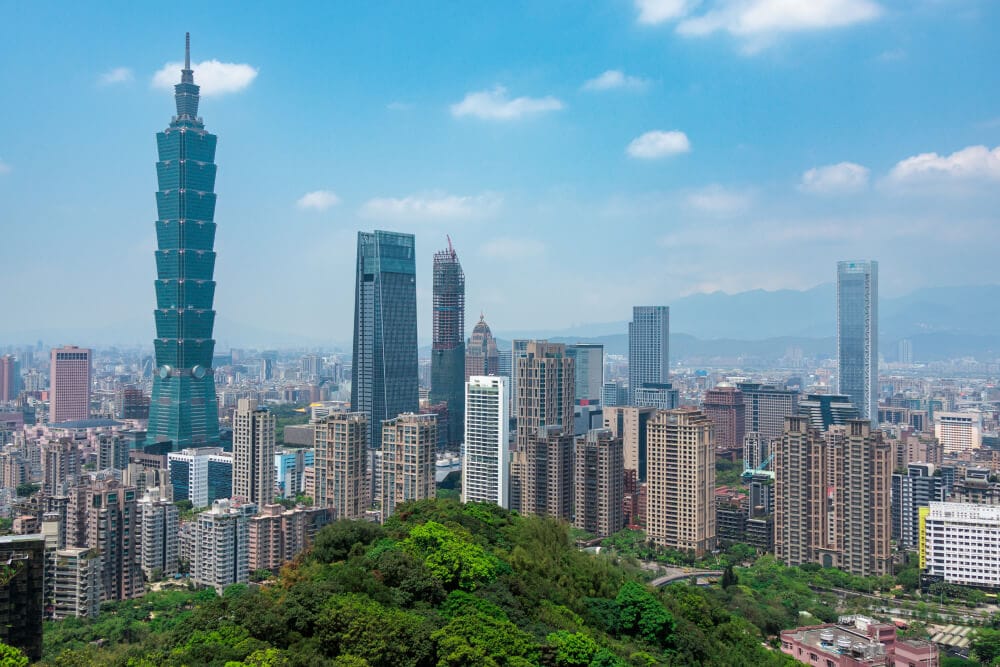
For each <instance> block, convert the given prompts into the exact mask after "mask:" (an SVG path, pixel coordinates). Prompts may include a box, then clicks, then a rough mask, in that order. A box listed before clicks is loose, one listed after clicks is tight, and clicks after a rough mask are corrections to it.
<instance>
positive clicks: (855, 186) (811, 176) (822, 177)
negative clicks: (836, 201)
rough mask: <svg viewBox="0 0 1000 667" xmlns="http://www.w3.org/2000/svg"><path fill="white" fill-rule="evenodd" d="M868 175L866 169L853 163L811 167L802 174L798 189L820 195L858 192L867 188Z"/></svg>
mask: <svg viewBox="0 0 1000 667" xmlns="http://www.w3.org/2000/svg"><path fill="white" fill-rule="evenodd" d="M869 173H870V172H869V170H868V168H867V167H863V166H861V165H860V164H855V163H853V162H839V163H837V164H831V165H827V166H825V167H813V168H812V169H809V170H807V171H806V172H805V173H803V174H802V182H801V183H800V184H799V189H800V190H802V191H803V192H811V193H813V194H821V195H831V194H847V193H850V192H860V191H861V190H864V189H865V188H866V187H868V175H869Z"/></svg>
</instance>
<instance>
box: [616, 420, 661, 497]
mask: <svg viewBox="0 0 1000 667" xmlns="http://www.w3.org/2000/svg"><path fill="white" fill-rule="evenodd" d="M654 414H656V409H655V408H647V407H638V406H615V407H610V408H608V407H606V408H604V412H603V416H604V428H606V429H610V430H611V434H612V435H613V436H615V437H617V438H621V440H622V451H623V465H624V467H625V469H626V470H634V471H635V472H636V479H637V481H638V482H639V483H643V482H646V481H647V476H646V442H647V434H648V424H649V420H650V418H651V417H652V416H653V415H654Z"/></svg>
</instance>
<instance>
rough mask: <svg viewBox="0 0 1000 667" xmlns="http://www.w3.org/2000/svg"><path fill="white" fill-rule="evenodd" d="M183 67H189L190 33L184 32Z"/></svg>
mask: <svg viewBox="0 0 1000 667" xmlns="http://www.w3.org/2000/svg"><path fill="white" fill-rule="evenodd" d="M184 69H191V33H189V32H186V33H184Z"/></svg>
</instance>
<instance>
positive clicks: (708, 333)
mask: <svg viewBox="0 0 1000 667" xmlns="http://www.w3.org/2000/svg"><path fill="white" fill-rule="evenodd" d="M669 305H670V320H671V321H670V329H671V331H672V332H673V334H672V336H671V347H672V349H671V357H672V358H674V359H681V358H685V357H688V356H696V357H714V356H736V355H748V356H756V357H766V358H770V357H777V356H780V355H782V354H784V352H785V350H786V349H787V348H789V347H793V346H794V347H800V348H802V350H803V353H804V354H806V355H827V356H831V355H833V353H834V350H835V345H836V343H835V335H836V291H835V287H834V285H832V284H824V285H820V286H818V287H814V288H812V289H808V290H801V291H799V290H774V291H767V290H751V291H747V292H740V293H737V294H726V293H723V292H713V293H708V294H694V295H691V296H687V297H683V298H680V299H676V300H674V301H673V302H671V303H670V304H669ZM879 307H880V314H879V325H880V338H881V342H882V354H883V356H884V357H885V358H886V359H887V360H889V361H892V360H894V359H895V357H896V350H895V345H896V342H897V341H898V340H899V339H901V338H909V339H911V340H912V341H913V347H914V356H915V358H916V359H917V360H921V361H931V360H936V359H942V358H953V357H960V356H975V357H978V358H981V359H994V358H998V357H1000V285H982V286H967V287H932V288H921V289H917V290H914V291H913V292H911V293H909V294H906V295H904V296H899V297H883V298H882V299H881V301H880V304H879ZM18 324H19V323H16V322H0V344H5V343H6V344H21V343H31V342H34V341H35V340H39V339H41V340H43V341H45V342H46V343H51V344H55V343H57V342H69V341H72V342H76V343H78V344H81V345H108V344H130V345H134V344H137V343H138V344H143V345H145V344H147V342H148V341H150V340H151V338H152V335H153V326H152V318H145V317H143V318H141V319H140V318H136V319H134V320H127V321H122V322H109V323H108V324H107V325H105V326H102V327H98V328H90V329H83V328H77V327H73V326H72V325H67V326H66V327H65V328H60V329H48V330H31V329H28V328H21V327H18V326H17V325H18ZM275 324H277V323H275ZM627 332H628V322H625V321H621V322H606V323H595V324H582V325H576V326H573V327H570V328H566V329H561V330H537V329H535V330H532V329H522V330H513V331H510V330H495V331H494V334H495V335H496V336H497V337H498V338H499V339H501V340H505V341H507V340H510V339H511V338H548V339H550V340H559V341H568V342H573V341H579V342H587V341H593V342H602V343H604V344H605V347H606V350H607V351H608V352H609V353H611V354H624V353H626V352H627V351H628V339H627ZM216 338H217V340H218V346H217V349H219V350H226V349H228V348H230V347H278V348H280V347H286V348H287V347H303V348H310V347H322V348H323V349H331V347H337V348H339V349H341V350H343V351H348V350H350V347H351V345H350V342H349V341H330V340H323V339H321V338H319V337H317V336H314V335H307V334H299V333H295V332H291V331H280V330H277V329H274V330H272V329H271V328H269V327H267V326H265V327H257V326H247V325H244V324H240V323H236V322H233V321H232V320H228V319H226V318H225V317H221V316H220V317H219V318H218V320H217V324H216ZM427 343H429V341H425V340H422V341H421V344H427Z"/></svg>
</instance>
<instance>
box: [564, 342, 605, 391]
mask: <svg viewBox="0 0 1000 667" xmlns="http://www.w3.org/2000/svg"><path fill="white" fill-rule="evenodd" d="M566 356H567V357H569V358H570V359H572V360H573V373H574V377H575V379H576V382H575V387H574V390H573V394H574V400H575V401H576V404H577V405H581V404H583V405H586V404H593V403H600V402H601V393H602V390H603V388H604V346H603V345H600V344H597V343H576V344H574V345H567V346H566Z"/></svg>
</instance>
